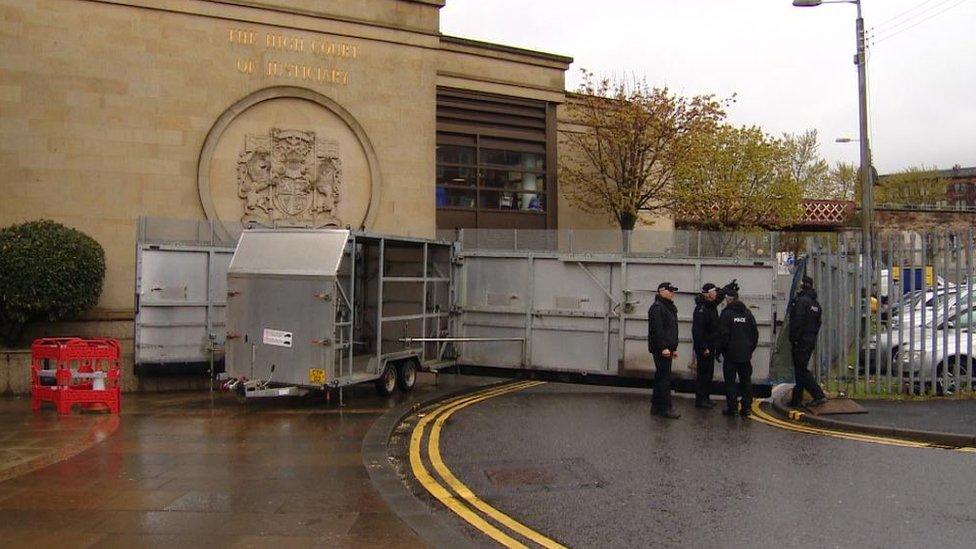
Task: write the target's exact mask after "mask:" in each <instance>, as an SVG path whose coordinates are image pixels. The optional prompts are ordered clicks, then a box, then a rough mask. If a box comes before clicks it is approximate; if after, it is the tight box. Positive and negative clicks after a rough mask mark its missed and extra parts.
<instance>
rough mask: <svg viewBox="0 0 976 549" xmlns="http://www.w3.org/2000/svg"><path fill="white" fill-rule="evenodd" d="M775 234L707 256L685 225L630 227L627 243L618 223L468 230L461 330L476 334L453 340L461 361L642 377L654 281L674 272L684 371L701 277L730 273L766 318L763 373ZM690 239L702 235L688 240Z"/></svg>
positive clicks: (461, 258)
mask: <svg viewBox="0 0 976 549" xmlns="http://www.w3.org/2000/svg"><path fill="white" fill-rule="evenodd" d="M757 238H758V239H759V240H756V239H757ZM769 239H770V236H769V235H759V236H758V237H754V238H753V239H751V240H749V241H747V242H742V243H740V244H739V245H737V246H735V247H734V249H729V250H727V251H725V252H724V253H725V254H726V257H702V256H704V255H708V254H709V253H710V252H703V251H702V250H703V248H702V247H701V246H700V242H701V241H700V240H698V239H695V238H692V239H689V234H688V233H685V232H682V231H675V232H669V233H651V232H642V233H633V235H632V236H631V237H630V239H629V242H628V245H629V246H630V251H628V252H627V253H623V251H622V246H623V240H622V237H621V235H620V233H619V232H613V231H592V232H587V231H562V232H556V231H489V230H477V231H462V232H461V234H460V237H459V242H458V244H457V249H456V254H455V263H456V266H457V267H456V268H457V269H458V272H457V273H456V275H455V280H457V281H459V282H458V286H459V287H458V288H457V291H456V300H457V301H456V313H457V315H458V316H457V321H456V324H455V327H454V333H455V335H457V336H460V338H461V340H462V341H463V340H467V339H473V340H474V341H471V342H461V343H459V344H458V346H457V347H458V361H459V362H460V363H462V364H467V365H477V366H494V367H501V368H528V369H539V370H548V371H569V372H576V373H586V374H606V375H614V376H624V377H640V376H642V375H646V374H642V372H647V371H649V370H651V360H650V357H649V356H648V353H647V309H648V307H649V306H650V304H651V303H652V302H653V300H654V295H655V294H656V288H657V284H658V283H659V282H661V281H671V282H672V283H674V284H676V285H677V286H679V288H680V289H681V290H680V292H679V293H678V295H677V296H676V298H675V304H676V305H677V307H678V320H679V333H680V336H681V338H680V341H681V343H680V346H679V351H678V355H679V357H680V358H679V361H678V362H677V363H676V364H675V370H676V371H678V372H680V371H681V370H684V369H685V367H686V366H687V365H688V363H689V362H690V360H691V357H692V356H693V353H692V352H691V316H692V312H693V310H694V298H695V296H696V295H698V292H699V289H700V288H701V285H702V284H703V283H705V282H714V283H716V284H719V285H724V284H725V283H726V282H728V281H729V280H731V279H733V278H735V279H738V281H739V285H740V286H741V292H740V297H741V299H742V300H743V301H744V302H745V303H746V304H747V305H748V306H749V307H750V309H751V310H752V311H753V314H754V315H755V317H756V321H757V323H758V324H759V332H760V335H759V339H760V343H759V348H758V349H757V350H756V354H755V355H754V358H753V365H754V368H755V373H754V379H755V380H756V382H760V383H762V382H765V381H767V380H768V378H769V357H770V352H771V348H770V347H771V342H772V341H774V339H775V338H774V329H775V328H774V326H775V323H776V320H777V313H776V311H777V306H778V302H777V296H776V293H775V288H776V284H775V282H776V276H777V274H776V262H775V260H774V258H773V254H772V253H770V250H771V249H773V247H772V243H771V242H770V241H769ZM690 241H691V242H693V243H695V244H696V245H693V246H688V245H687V244H688V243H689V242H690ZM760 254H762V255H760ZM713 255H718V253H714V254H713ZM733 256H734V257H733ZM479 338H511V339H512V341H499V342H491V341H479V340H478V339H479ZM679 375H680V374H679Z"/></svg>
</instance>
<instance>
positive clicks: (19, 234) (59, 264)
mask: <svg viewBox="0 0 976 549" xmlns="http://www.w3.org/2000/svg"><path fill="white" fill-rule="evenodd" d="M104 278H105V251H104V250H102V247H101V245H99V243H98V242H96V241H95V240H94V239H93V238H91V237H90V236H88V235H86V234H85V233H83V232H81V231H78V230H75V229H71V228H68V227H65V226H64V225H61V224H59V223H55V222H53V221H50V220H46V219H42V220H39V221H30V222H27V223H22V224H20V225H12V226H10V227H6V228H3V229H0V339H2V340H3V342H4V344H6V345H8V346H14V345H16V344H17V343H18V340H19V338H20V336H21V334H22V333H23V329H24V326H25V325H26V324H27V323H28V322H32V321H45V320H46V321H52V322H53V321H57V320H67V319H71V318H75V317H77V316H78V315H80V314H81V313H83V312H85V311H86V310H88V309H90V308H91V307H92V306H94V305H95V304H96V303H97V302H98V297H99V295H101V293H102V281H103V279H104Z"/></svg>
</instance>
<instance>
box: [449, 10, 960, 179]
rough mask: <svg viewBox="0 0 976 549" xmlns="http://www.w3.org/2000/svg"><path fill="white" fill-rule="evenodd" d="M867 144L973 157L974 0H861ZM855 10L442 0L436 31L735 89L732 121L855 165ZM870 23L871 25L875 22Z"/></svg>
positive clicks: (890, 165)
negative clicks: (800, 139)
mask: <svg viewBox="0 0 976 549" xmlns="http://www.w3.org/2000/svg"><path fill="white" fill-rule="evenodd" d="M863 10H864V19H865V26H866V27H867V29H868V30H869V33H873V34H875V35H876V37H877V38H876V40H877V41H876V44H875V45H874V46H872V47H871V48H870V50H869V58H868V92H869V105H868V111H869V113H870V122H871V148H872V151H873V153H874V164H875V166H876V167H877V169H878V171H879V172H881V173H888V172H892V171H897V170H900V169H903V168H906V167H908V166H913V165H925V166H933V165H934V166H937V167H939V168H951V167H952V166H953V165H954V164H960V165H962V166H976V38H974V35H976V0H864V6H863ZM855 17H856V7H855V6H854V5H849V4H835V5H822V6H819V7H816V8H794V7H793V6H792V5H791V0H603V1H598V2H594V1H593V0H448V1H447V6H446V7H445V8H443V9H442V10H441V31H442V32H443V33H444V34H448V35H453V36H461V37H465V38H473V39H477V40H484V41H488V42H495V43H499V44H505V45H510V46H518V47H523V48H529V49H533V50H540V51H546V52H551V53H558V54H563V55H568V56H570V57H573V58H574V59H575V62H574V63H573V66H572V67H571V68H570V71H569V73H567V82H566V86H567V88H568V89H575V88H576V86H577V84H578V83H579V78H578V73H579V69H580V68H581V67H585V68H587V69H589V70H592V71H593V72H595V73H596V74H597V75H609V74H634V75H637V76H638V77H646V78H647V80H648V82H649V83H651V84H652V85H655V86H661V85H667V86H669V87H670V88H672V89H673V90H675V91H677V92H679V93H682V94H686V95H693V94H699V93H714V94H717V95H719V96H722V97H727V96H729V95H731V94H732V93H736V94H737V101H736V103H735V105H733V106H732V108H731V109H730V112H729V114H730V117H729V118H730V120H731V121H732V122H734V123H736V124H758V125H760V126H762V127H763V128H764V129H765V130H766V131H767V132H770V133H774V134H780V133H782V132H800V131H803V130H805V129H808V128H814V129H816V130H817V131H818V132H819V134H820V150H821V154H823V156H824V157H825V158H826V159H827V160H829V161H831V162H834V161H838V160H843V161H850V162H854V163H857V161H858V144H857V143H856V142H854V143H848V144H838V143H835V142H834V140H835V139H836V138H838V137H851V138H856V137H857V133H858V118H857V71H856V68H855V66H854V64H853V55H854V49H855V48H854V46H855V34H854V21H855ZM872 28H873V29H874V30H873V31H872Z"/></svg>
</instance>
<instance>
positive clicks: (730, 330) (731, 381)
mask: <svg viewBox="0 0 976 549" xmlns="http://www.w3.org/2000/svg"><path fill="white" fill-rule="evenodd" d="M726 295H727V298H728V303H726V305H725V309H723V310H722V314H721V316H720V317H719V320H718V325H719V336H718V349H719V352H720V353H721V354H722V358H723V360H724V363H723V364H722V374H723V375H724V377H725V409H724V410H722V414H723V415H726V416H734V415H735V414H736V412H738V413H739V414H740V415H741V416H742V417H747V416H749V414H750V413H751V412H750V409H751V407H752V353H753V351H755V350H756V346H757V345H758V344H759V328H758V327H757V326H756V317H754V316H753V315H752V311H750V310H749V308H748V307H746V305H745V303H743V302H741V301H739V291H738V289H735V288H731V289H730V291H729V292H728V293H727V294H726ZM737 376H738V378H739V381H738V384H736V377H737ZM739 395H741V396H742V407H741V408H739V409H737V408H738V405H739V403H738V402H737V400H738V397H739Z"/></svg>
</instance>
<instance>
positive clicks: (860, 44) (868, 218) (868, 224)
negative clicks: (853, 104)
mask: <svg viewBox="0 0 976 549" xmlns="http://www.w3.org/2000/svg"><path fill="white" fill-rule="evenodd" d="M820 4H854V5H856V6H857V25H856V31H857V53H856V54H855V55H854V64H855V65H857V98H858V115H859V118H860V134H861V135H860V140H859V141H860V143H861V239H862V242H864V252H865V254H866V255H867V257H871V235H872V223H873V221H874V220H873V217H874V215H873V214H874V197H873V194H874V193H873V190H874V188H873V183H874V181H873V172H874V170H872V169H871V147H870V144H869V143H868V85H867V76H866V73H867V56H866V55H865V52H864V18H863V17H861V0H793V5H794V6H796V7H798V8H813V7H816V6H819V5H820ZM850 141H854V140H852V139H849V138H848V140H847V141H841V140H840V139H838V140H837V142H838V143H849V142H850Z"/></svg>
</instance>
